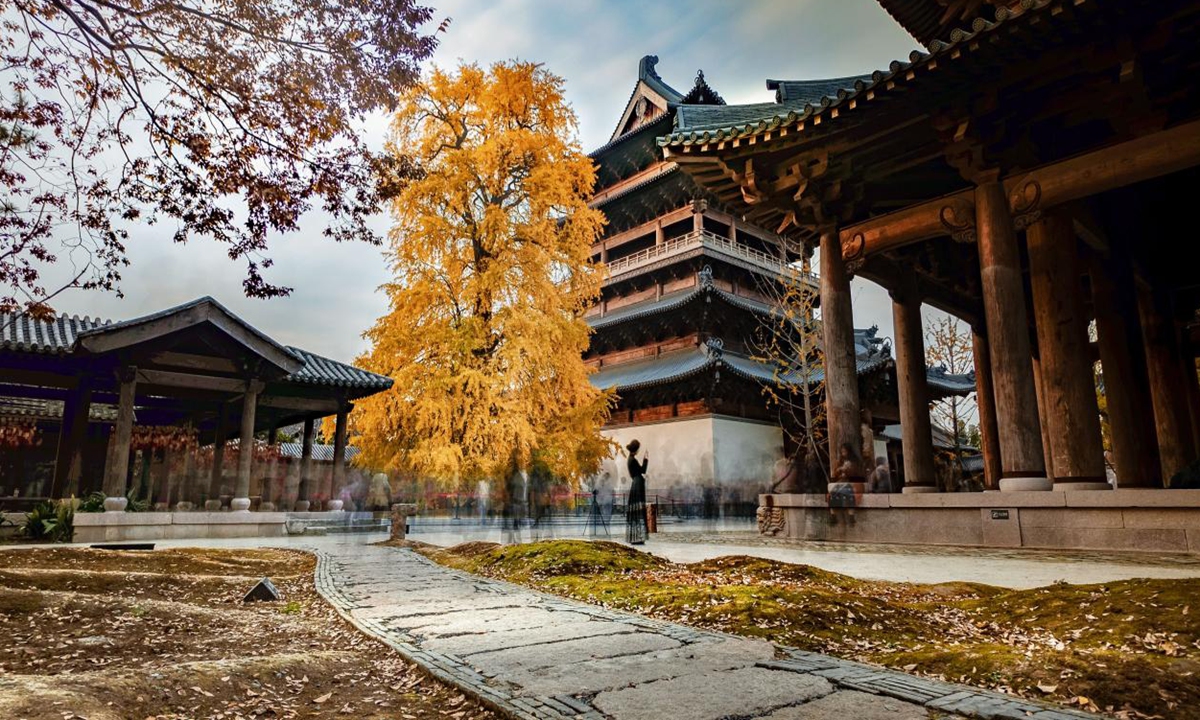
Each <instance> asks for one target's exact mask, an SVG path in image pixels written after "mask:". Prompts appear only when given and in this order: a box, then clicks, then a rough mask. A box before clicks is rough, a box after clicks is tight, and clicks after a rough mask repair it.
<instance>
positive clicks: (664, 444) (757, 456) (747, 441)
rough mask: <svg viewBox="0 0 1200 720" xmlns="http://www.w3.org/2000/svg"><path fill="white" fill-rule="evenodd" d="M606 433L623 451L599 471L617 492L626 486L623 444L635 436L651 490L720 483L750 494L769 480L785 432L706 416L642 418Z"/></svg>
mask: <svg viewBox="0 0 1200 720" xmlns="http://www.w3.org/2000/svg"><path fill="white" fill-rule="evenodd" d="M603 434H604V436H605V437H607V438H609V439H611V440H613V441H615V442H617V443H619V444H620V446H621V450H620V451H619V452H618V453H617V454H616V455H614V456H613V457H611V458H609V459H608V460H606V461H605V463H604V467H603V470H601V475H603V473H605V472H607V473H608V480H607V481H605V480H603V479H602V480H601V481H600V483H601V484H604V483H605V482H607V483H608V485H609V486H610V487H615V488H616V490H617V491H618V492H621V491H624V490H627V489H628V488H629V472H628V471H627V469H626V466H625V462H626V460H625V458H626V455H625V451H624V448H625V446H626V445H627V444H628V443H629V442H630V441H631V440H633V439H634V438H637V439H638V440H639V441H640V442H641V443H642V452H643V453H649V457H650V467H649V469H648V471H647V473H646V479H647V484H648V486H649V488H648V489H649V490H650V491H651V492H655V491H658V492H668V491H670V490H671V488H673V487H685V486H707V485H713V484H716V485H720V486H721V487H723V488H739V489H741V490H744V491H748V492H749V493H750V494H749V495H743V496H744V497H753V493H755V492H758V491H759V490H760V489H761V488H759V485H762V484H764V483H769V482H770V480H769V478H770V477H771V472H772V471H773V467H774V464H775V461H776V460H777V459H778V458H779V457H781V455H782V452H783V433H782V430H780V428H778V427H776V426H772V425H768V424H763V423H757V422H748V421H745V420H739V419H737V418H730V417H724V416H714V415H708V416H705V417H699V418H689V419H671V420H663V421H660V422H646V423H640V424H637V425H629V426H625V427H616V428H608V429H606V430H604V431H603Z"/></svg>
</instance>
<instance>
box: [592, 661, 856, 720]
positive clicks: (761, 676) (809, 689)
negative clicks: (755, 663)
mask: <svg viewBox="0 0 1200 720" xmlns="http://www.w3.org/2000/svg"><path fill="white" fill-rule="evenodd" d="M735 688H736V691H734V689H735ZM832 692H833V685H832V684H830V682H829V681H828V680H825V679H823V678H819V677H816V676H813V675H800V674H796V673H788V672H782V671H778V670H768V669H766V668H757V667H752V668H741V669H738V670H731V671H728V672H723V673H719V674H717V673H696V674H690V675H683V676H681V677H677V678H672V679H670V680H660V681H658V682H654V683H647V684H644V685H635V686H634V687H631V688H625V689H622V690H614V691H610V692H602V693H600V694H599V695H597V696H596V697H595V699H593V700H592V704H593V705H594V706H595V707H596V709H597V710H599V711H600V712H601V713H604V714H605V715H609V716H612V717H616V718H621V720H661V719H662V718H665V717H678V718H688V719H689V720H720V719H721V718H728V717H755V716H761V715H765V714H767V713H770V712H773V711H775V710H778V709H780V708H783V707H787V706H789V705H796V704H799V703H802V702H806V701H808V700H812V699H814V698H818V697H821V696H823V695H828V694H830V693H832Z"/></svg>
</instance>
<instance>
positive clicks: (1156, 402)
mask: <svg viewBox="0 0 1200 720" xmlns="http://www.w3.org/2000/svg"><path fill="white" fill-rule="evenodd" d="M1137 296H1138V315H1139V316H1140V317H1141V320H1142V334H1143V340H1144V343H1143V344H1144V347H1145V353H1146V371H1147V375H1148V376H1149V381H1150V401H1151V404H1152V406H1153V408H1154V429H1155V432H1156V433H1157V435H1158V457H1159V462H1160V463H1162V473H1163V477H1162V479H1161V480H1160V483H1159V486H1160V487H1161V486H1163V485H1165V483H1167V482H1169V481H1170V479H1171V477H1172V476H1173V475H1175V473H1177V472H1179V471H1180V470H1182V469H1183V468H1184V467H1186V466H1187V464H1188V463H1190V462H1192V461H1193V460H1195V459H1196V446H1195V443H1194V441H1193V438H1192V428H1191V417H1190V416H1189V413H1188V406H1187V397H1186V390H1184V387H1183V383H1184V382H1186V378H1185V377H1184V373H1183V363H1182V362H1181V361H1180V351H1179V340H1178V337H1177V336H1176V332H1175V324H1174V323H1173V322H1172V321H1171V313H1170V312H1169V310H1168V303H1167V302H1166V300H1165V298H1162V297H1161V296H1159V295H1158V294H1157V293H1155V292H1154V291H1153V290H1151V289H1150V288H1148V287H1138V291H1137Z"/></svg>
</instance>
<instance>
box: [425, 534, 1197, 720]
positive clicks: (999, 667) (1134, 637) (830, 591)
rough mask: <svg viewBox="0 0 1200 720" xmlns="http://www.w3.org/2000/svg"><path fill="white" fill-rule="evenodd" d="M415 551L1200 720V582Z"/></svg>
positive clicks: (837, 650) (860, 654) (1138, 710)
mask: <svg viewBox="0 0 1200 720" xmlns="http://www.w3.org/2000/svg"><path fill="white" fill-rule="evenodd" d="M422 552H424V553H425V554H426V555H428V556H429V557H431V558H433V559H434V560H436V561H437V562H440V563H443V564H445V565H449V566H452V567H456V568H459V569H462V570H467V571H469V572H474V573H478V574H481V575H487V576H490V577H495V578H499V579H502V580H508V581H510V582H516V583H521V584H524V585H529V586H531V587H535V588H537V589H540V590H543V591H547V592H552V593H556V594H559V595H563V596H565V597H570V598H573V599H576V600H582V601H585V602H590V603H595V604H598V605H602V606H604V607H611V608H616V609H620V610H627V611H632V612H637V613H641V614H644V615H649V616H651V617H656V618H661V619H664V620H671V621H674V622H680V623H685V624H690V625H694V626H697V627H702V628H707V629H711V630H719V631H723V632H729V633H735V634H739V635H747V636H750V637H759V638H763V639H766V640H769V641H771V642H775V643H778V644H780V645H786V646H790V647H797V648H801V649H804V650H811V651H815V652H822V653H827V654H830V655H834V656H837V657H843V658H848V659H852V660H862V661H867V662H874V663H879V664H881V665H887V666H890V667H893V668H896V669H899V670H904V671H906V672H911V673H915V674H920V675H926V676H931V677H937V678H941V679H944V680H950V681H954V682H961V683H966V684H970V685H975V686H978V687H985V688H989V689H994V690H1000V691H1002V692H1007V693H1012V694H1015V695H1020V696H1024V697H1029V698H1036V699H1039V700H1048V701H1051V702H1058V703H1061V704H1063V705H1067V706H1070V707H1073V708H1076V709H1086V710H1092V711H1105V712H1109V713H1112V714H1113V715H1115V716H1118V717H1123V718H1129V719H1130V720H1136V719H1138V718H1162V719H1166V718H1169V719H1170V720H1200V580H1124V581H1119V582H1111V583H1103V584H1098V585H1067V584H1055V585H1051V586H1048V587H1043V588H1035V589H1032V590H1007V589H1004V588H998V587H992V586H988V585H979V584H971V583H943V584H940V585H913V584H906V583H889V582H874V581H862V580H856V579H854V578H851V577H848V576H845V575H839V574H837V573H832V572H827V571H824V570H820V569H818V568H813V567H810V566H807V565H794V564H789V563H781V562H775V561H772V560H764V559H761V558H752V557H745V556H727V557H722V558H715V559H713V560H708V561H705V562H700V563H694V564H690V565H683V564H674V563H670V562H668V561H666V560H663V559H661V558H658V557H655V556H653V555H649V554H646V553H640V552H637V551H635V550H633V549H631V548H629V547H628V546H625V545H619V544H617V543H611V542H584V541H578V540H559V541H545V542H538V543H526V544H523V545H510V546H503V547H501V546H498V545H495V544H493V543H480V542H474V543H464V544H462V545H459V546H457V547H453V548H449V549H446V550H441V549H433V548H425V549H423V550H422ZM1192 605H1195V606H1196V607H1195V608H1192V607H1191V606H1192Z"/></svg>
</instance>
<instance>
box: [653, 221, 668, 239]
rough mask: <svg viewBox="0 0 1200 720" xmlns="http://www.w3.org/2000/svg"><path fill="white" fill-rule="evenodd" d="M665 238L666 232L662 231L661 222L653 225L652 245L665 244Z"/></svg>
mask: <svg viewBox="0 0 1200 720" xmlns="http://www.w3.org/2000/svg"><path fill="white" fill-rule="evenodd" d="M666 237H667V234H666V231H664V230H663V224H662V220H659V221H658V222H656V223H654V244H655V245H662V244H663V243H664V242H666Z"/></svg>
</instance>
